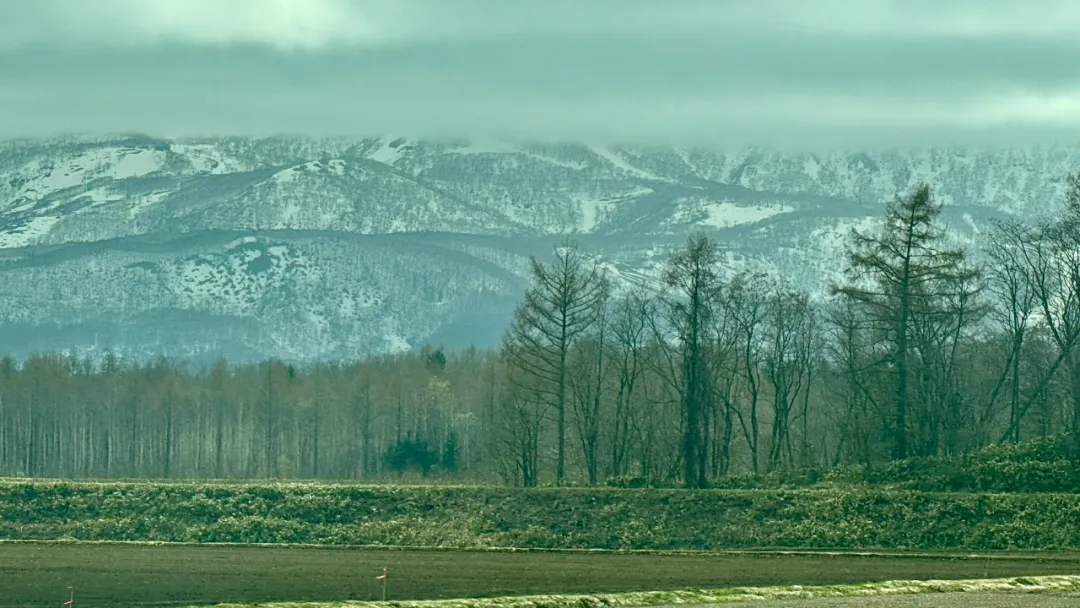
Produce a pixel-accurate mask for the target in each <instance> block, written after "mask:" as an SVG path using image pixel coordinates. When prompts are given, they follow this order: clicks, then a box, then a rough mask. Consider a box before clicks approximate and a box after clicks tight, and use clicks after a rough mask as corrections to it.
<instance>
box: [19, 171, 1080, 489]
mask: <svg viewBox="0 0 1080 608" xmlns="http://www.w3.org/2000/svg"><path fill="white" fill-rule="evenodd" d="M1068 183H1069V187H1068V194H1067V197H1066V200H1065V201H1064V202H1065V205H1064V206H1063V207H1062V211H1061V212H1060V213H1059V214H1058V215H1057V216H1055V217H1052V218H1049V219H1046V220H1044V221H1037V222H1035V221H1033V222H1027V223H1025V222H1020V221H1001V222H997V223H996V224H995V225H994V226H993V229H992V230H989V231H986V232H984V234H983V235H981V237H982V242H981V243H980V245H979V246H978V247H977V248H974V249H972V250H970V251H968V250H965V249H963V248H954V247H953V246H951V245H950V244H949V242H948V240H947V239H946V233H945V227H944V225H943V223H942V222H941V220H940V211H941V207H940V205H939V204H938V203H936V202H935V201H934V200H933V198H932V195H931V191H930V189H929V187H927V186H921V187H919V188H917V189H916V190H915V191H914V192H913V193H911V194H910V195H908V196H906V197H905V198H902V199H899V200H897V201H895V202H894V203H892V204H890V205H888V206H887V209H886V214H885V221H884V223H883V224H882V226H881V228H880V229H879V230H877V231H874V232H858V231H854V232H853V233H852V235H851V237H850V243H849V254H848V260H847V273H846V274H845V278H844V280H843V281H841V282H839V283H837V284H835V285H831V286H830V289H829V294H828V297H827V298H826V299H824V300H820V299H815V298H812V297H810V295H809V294H806V293H803V292H800V291H798V290H795V289H793V288H792V287H791V286H789V285H787V284H785V282H784V281H783V280H782V279H777V278H774V277H769V276H766V275H761V274H754V273H749V272H739V273H733V272H729V271H728V269H726V268H724V267H723V264H722V260H723V256H722V255H721V249H720V248H719V247H718V244H717V243H715V242H713V241H712V240H710V238H709V237H708V236H706V235H704V234H698V235H694V236H692V237H691V238H690V239H689V240H688V242H687V243H686V245H685V247H684V248H682V249H681V250H679V251H677V252H675V253H674V254H673V255H672V256H671V257H670V260H669V262H668V265H667V268H666V269H665V271H664V273H663V276H662V286H661V287H660V288H656V289H648V288H644V287H638V288H631V289H616V288H615V287H614V286H613V284H612V282H611V281H610V280H609V278H608V276H607V275H606V274H605V271H604V268H603V266H601V265H598V264H596V263H595V262H594V261H593V260H592V259H591V258H590V257H589V256H588V255H587V252H583V251H581V250H580V249H578V248H577V247H575V246H574V243H573V242H572V241H567V242H566V243H565V245H564V246H562V247H559V248H557V249H556V250H555V252H554V254H553V256H552V257H551V258H550V259H546V260H533V267H532V274H533V281H532V285H531V287H530V288H529V289H528V290H527V291H526V293H525V294H524V297H523V299H522V301H521V303H520V304H519V306H518V309H517V311H516V314H515V318H514V321H513V324H512V326H511V327H510V328H508V329H507V331H506V335H505V339H504V342H503V346H502V348H500V349H499V350H498V351H493V352H487V351H478V350H475V349H474V350H468V351H463V352H443V351H442V350H441V349H437V348H425V349H421V350H419V351H417V352H412V353H407V354H400V355H386V356H379V357H373V358H370V359H367V360H363V361H359V362H354V363H348V364H345V363H341V364H326V365H315V366H310V367H304V368H295V367H292V366H289V365H286V364H285V363H282V362H280V361H269V362H266V363H263V364H260V365H243V366H236V365H230V364H229V363H228V362H226V361H219V362H217V363H216V364H214V365H213V366H211V367H210V368H208V369H191V368H189V367H187V366H185V365H183V364H182V362H176V361H169V360H159V361H155V362H152V363H138V362H131V361H122V360H120V359H118V358H116V357H113V356H106V357H104V358H103V359H102V360H100V361H89V360H83V359H77V358H70V357H61V356H49V355H43V356H36V357H33V358H30V359H29V360H27V361H23V362H16V361H14V360H10V359H8V360H3V361H0V476H30V477H69V478H164V479H169V478H175V479H191V478H219V479H255V478H288V479H300V478H305V479H307V478H310V479H340V480H366V481H383V480H387V481H388V480H397V479H403V478H404V479H408V480H419V479H421V478H428V479H433V480H442V481H448V480H460V481H482V482H496V483H510V484H515V485H525V486H534V485H539V484H546V483H557V484H602V483H625V484H631V485H633V484H638V483H661V484H684V485H686V486H689V487H705V486H708V485H710V484H713V483H715V482H716V481H717V480H719V479H722V478H724V477H727V476H731V475H734V474H746V473H751V474H759V475H760V474H765V473H769V472H776V471H791V470H805V469H814V470H825V469H831V468H834V467H837V466H840V465H844V464H860V463H861V464H866V465H873V464H875V463H880V462H885V461H889V460H896V459H905V458H911V457H919V456H949V455H960V454H965V453H968V452H970V451H972V450H974V449H977V448H980V447H983V446H987V445H991V444H995V443H1007V442H1018V441H1021V440H1022V439H1025V438H1031V437H1037V436H1047V435H1052V434H1057V433H1062V432H1071V434H1072V435H1071V436H1073V437H1080V433H1078V432H1077V431H1078V430H1080V350H1078V349H1076V348H1074V347H1075V345H1076V344H1077V341H1078V339H1080V176H1071V177H1070V178H1069V182H1068Z"/></svg>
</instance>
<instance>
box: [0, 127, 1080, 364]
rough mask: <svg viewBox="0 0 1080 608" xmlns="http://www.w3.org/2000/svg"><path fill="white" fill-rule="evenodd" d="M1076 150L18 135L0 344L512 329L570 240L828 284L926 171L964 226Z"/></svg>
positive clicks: (0, 295) (352, 350) (323, 347)
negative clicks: (693, 249) (520, 305)
mask: <svg viewBox="0 0 1080 608" xmlns="http://www.w3.org/2000/svg"><path fill="white" fill-rule="evenodd" d="M1077 168H1080V148H1053V149H1032V150H1020V149H1002V150H960V149H956V150H947V149H940V150H919V151H906V152H905V151H897V152H887V153H886V152H881V153H853V154H844V153H838V152H833V153H828V154H810V153H800V154H796V153H781V152H777V151H771V150H755V149H746V150H740V151H727V152H724V151H713V150H703V149H676V148H626V147H610V146H609V147H601V146H574V145H551V144H535V143H508V142H471V143H470V142H418V141H414V140H407V139H403V138H394V137H385V138H373V139H364V140H347V139H333V140H313V139H301V138H268V139H245V138H217V139H203V140H183V141H166V140H159V139H154V138H149V137H143V136H131V137H113V138H107V137H105V138H72V139H63V140H40V141H37V140H34V141H28V140H21V141H11V142H0V351H3V352H5V353H11V354H19V355H22V354H26V353H28V352H31V351H35V350H36V351H41V350H59V349H72V350H74V351H78V352H83V351H88V350H93V349H98V350H100V349H104V348H113V349H117V350H121V351H123V352H128V353H131V354H133V355H136V356H154V355H157V354H171V355H177V356H190V357H195V358H205V357H210V356H215V355H216V354H218V353H221V354H226V355H228V356H230V357H231V358H234V359H235V358H239V359H250V358H262V357H265V356H271V355H272V356H279V357H284V358H288V359H292V360H298V361H302V360H310V359H314V358H352V357H356V356H361V355H364V354H369V353H374V352H387V351H393V350H399V349H402V348H410V347H414V346H417V345H419V344H421V343H424V342H442V343H444V344H446V345H448V346H463V345H466V344H468V343H476V344H477V345H481V346H490V345H494V344H497V342H498V337H499V334H500V333H501V331H502V328H503V327H504V325H505V322H506V321H507V320H508V319H509V315H510V313H511V311H512V308H513V305H514V303H515V302H516V300H517V298H518V297H519V296H520V293H521V290H522V289H523V288H524V285H525V283H526V280H527V269H528V256H529V255H546V254H548V253H549V252H550V251H551V247H553V246H554V245H555V244H556V243H557V242H558V241H559V240H560V239H561V238H562V237H561V235H564V234H576V235H578V237H577V238H578V239H579V241H580V242H581V244H582V245H583V246H584V247H586V248H588V249H589V250H590V251H592V252H594V253H595V254H596V255H598V256H600V257H602V258H604V259H605V260H607V261H609V262H610V263H611V264H612V265H613V267H615V268H617V269H618V272H619V273H620V276H622V277H623V279H624V280H626V281H629V282H634V281H648V280H651V279H653V278H655V276H656V273H657V272H658V271H659V269H660V268H661V267H662V265H663V262H664V260H665V259H666V255H667V252H668V251H670V249H671V248H672V247H675V246H678V245H680V244H681V243H682V242H683V241H684V240H685V237H686V235H687V234H688V233H689V232H691V231H693V230H697V229H704V230H707V231H711V232H712V233H713V234H714V235H715V237H716V238H717V240H718V241H719V242H721V243H723V244H724V246H725V248H726V249H727V250H728V253H727V257H728V260H729V263H730V265H731V266H732V268H733V269H735V268H740V267H745V266H753V267H758V268H763V269H767V270H770V271H772V272H776V273H778V274H781V275H783V276H785V277H788V278H789V279H791V280H792V281H793V282H795V283H796V284H798V285H801V286H803V287H807V288H810V289H820V288H821V287H822V286H823V285H824V282H825V281H826V280H827V278H828V277H829V276H831V275H833V274H834V273H835V272H836V271H837V270H838V269H839V267H840V265H841V264H842V255H843V242H844V238H845V237H846V235H847V232H848V230H850V228H851V227H852V226H864V227H865V226H870V225H873V222H874V221H875V220H876V218H878V217H880V216H881V213H882V203H884V202H885V201H888V200H891V199H893V198H894V197H895V196H897V195H901V194H905V193H906V192H908V191H910V189H911V188H912V187H913V186H914V185H915V184H916V183H918V182H920V181H923V180H926V181H929V182H930V183H931V184H932V185H933V187H934V191H935V194H936V196H938V197H939V198H940V200H943V201H945V202H946V203H948V205H947V207H946V216H947V220H948V221H949V223H950V226H951V227H952V229H953V235H954V237H955V238H956V239H957V240H958V241H960V242H968V243H970V242H974V240H975V239H976V238H977V235H978V231H979V230H980V227H981V226H984V225H985V223H986V221H987V220H988V219H989V218H990V217H994V216H1007V215H1010V214H1017V213H1023V214H1025V215H1030V214H1037V213H1043V212H1050V211H1052V210H1053V208H1054V206H1055V205H1057V204H1059V202H1060V200H1061V192H1062V190H1063V181H1064V180H1063V178H1064V176H1065V175H1066V174H1067V173H1068V172H1069V171H1072V170H1076V169H1077Z"/></svg>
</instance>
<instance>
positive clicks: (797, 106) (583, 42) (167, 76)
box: [0, 0, 1080, 147]
mask: <svg viewBox="0 0 1080 608" xmlns="http://www.w3.org/2000/svg"><path fill="white" fill-rule="evenodd" d="M1078 32H1080V1H1077V0H1019V1H1011V0H28V1H18V2H17V1H3V2H0V137H38V136H47V135H54V134H61V133H88V134H105V133H116V132H140V133H146V134H150V135H155V136H162V137H184V136H214V135H271V134H303V135H315V136H325V135H335V136H339V135H340V136H366V135H389V134H393V135H403V136H413V137H434V138H441V137H455V138H456V137H464V138H488V137H495V138H514V139H542V140H558V141H589V142H607V143H686V144H695V145H702V144H711V145H719V146H726V145H747V144H757V145H772V146H812V147H821V146H844V147H850V146H860V147H880V146H886V147H890V146H921V145H942V144H975V145H998V144H1008V145H1014V144H1024V143H1031V144H1046V143H1070V142H1076V141H1080V34H1078Z"/></svg>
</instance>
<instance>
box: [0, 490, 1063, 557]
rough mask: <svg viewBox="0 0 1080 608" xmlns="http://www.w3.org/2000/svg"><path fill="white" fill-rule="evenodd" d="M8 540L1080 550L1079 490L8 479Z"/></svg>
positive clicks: (0, 509)
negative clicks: (1022, 491)
mask: <svg viewBox="0 0 1080 608" xmlns="http://www.w3.org/2000/svg"><path fill="white" fill-rule="evenodd" d="M0 538H6V539H62V538H71V539H78V540H119V541H175V542H199V543H305V544H325V545H395V546H411V547H421V546H443V547H454V548H485V547H520V548H536V549H557V548H563V549H569V548H582V549H588V548H591V549H655V550H662V549H690V550H706V549H711V550H716V549H731V548H814V549H826V548H845V549H857V548H883V549H917V550H1012V549H1024V550H1049V549H1070V550H1071V549H1080V511H1078V510H1077V508H1076V497H1075V496H1073V495H1065V494H982V493H966V494H965V493H924V492H916V491H907V490H885V489H872V488H863V489H849V490H844V491H837V490H707V491H695V492H691V491H684V490H645V491H642V490H621V489H555V488H552V489H535V490H524V491H523V490H511V489H500V488H490V487H465V486H459V487H439V486H413V487H410V486H350V485H315V484H283V483H277V484H264V485H258V484H251V485H228V484H166V483H70V482H38V481H34V482H20V481H6V482H2V483H0Z"/></svg>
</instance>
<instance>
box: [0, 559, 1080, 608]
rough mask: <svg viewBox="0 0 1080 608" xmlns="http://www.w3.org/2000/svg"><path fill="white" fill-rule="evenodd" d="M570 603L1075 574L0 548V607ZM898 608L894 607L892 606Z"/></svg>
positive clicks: (875, 565)
mask: <svg viewBox="0 0 1080 608" xmlns="http://www.w3.org/2000/svg"><path fill="white" fill-rule="evenodd" d="M383 567H387V568H389V571H390V584H389V587H388V588H389V594H388V596H389V598H390V599H398V600H403V599H438V598H455V597H491V596H505V595H529V594H551V593H559V594H573V593H603V592H620V591H644V590H665V589H685V588H714V589H715V588H724V587H731V586H766V585H796V584H799V585H815V584H818V585H820V584H842V583H856V582H867V581H883V580H895V579H928V578H933V579H970V578H982V577H986V576H989V577H1006V576H1037V575H1050V574H1074V573H1077V572H1080V558H1076V557H1068V558H1066V557H1057V558H1040V559H1031V558H1028V559H1024V558H1001V557H998V558H995V559H992V560H984V559H960V558H931V557H866V556H842V555H816V556H814V555H774V556H767V555H700V556H694V555H619V554H575V553H493V552H469V551H388V550H376V551H363V550H355V549H354V550H347V549H329V548H267V547H213V546H152V545H109V544H100V545H80V544H36V543H2V544H0V589H2V590H3V593H2V594H0V608H29V607H31V606H34V607H37V606H42V605H51V604H53V603H56V605H59V604H60V603H63V601H65V600H66V599H67V593H68V592H67V586H68V585H71V586H72V587H73V588H74V589H75V593H76V598H77V605H78V606H80V607H88V608H89V607H97V606H102V607H106V606H127V607H131V608H135V607H138V606H165V605H172V606H176V605H185V604H206V603H218V602H236V603H256V602H274V601H277V602H283V601H327V602H329V601H342V600H350V599H355V600H375V599H378V593H379V587H378V584H377V582H376V581H375V576H376V575H377V574H378V573H379V572H381V571H382V568H383ZM897 605H903V604H897Z"/></svg>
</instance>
